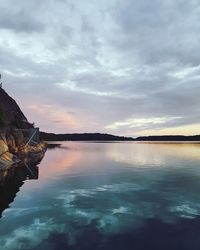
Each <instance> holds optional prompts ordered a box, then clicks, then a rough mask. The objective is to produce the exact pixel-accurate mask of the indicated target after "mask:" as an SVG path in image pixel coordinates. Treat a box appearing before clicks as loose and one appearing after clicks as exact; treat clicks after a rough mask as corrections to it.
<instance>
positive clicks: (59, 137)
mask: <svg viewBox="0 0 200 250" xmlns="http://www.w3.org/2000/svg"><path fill="white" fill-rule="evenodd" d="M40 137H41V139H42V140H45V141H200V135H193V136H184V135H162V136H143V137H137V138H132V137H125V136H116V135H110V134H101V133H83V134H53V133H45V132H41V133H40Z"/></svg>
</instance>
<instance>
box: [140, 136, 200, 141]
mask: <svg viewBox="0 0 200 250" xmlns="http://www.w3.org/2000/svg"><path fill="white" fill-rule="evenodd" d="M136 141H200V135H192V136H184V135H161V136H143V137H138V138H136Z"/></svg>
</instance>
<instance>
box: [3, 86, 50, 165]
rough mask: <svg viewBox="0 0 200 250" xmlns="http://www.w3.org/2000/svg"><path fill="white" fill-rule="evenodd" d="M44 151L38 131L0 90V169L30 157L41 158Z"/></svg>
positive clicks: (14, 103)
mask: <svg viewBox="0 0 200 250" xmlns="http://www.w3.org/2000/svg"><path fill="white" fill-rule="evenodd" d="M44 149H45V146H44V144H43V143H41V141H40V138H39V129H38V128H34V125H33V124H31V123H29V122H28V120H27V118H26V117H25V115H24V114H23V112H22V111H21V109H20V107H19V106H18V105H17V103H16V102H15V100H14V99H13V98H11V97H10V96H9V95H8V94H7V93H6V92H5V90H4V89H2V88H0V168H2V167H3V168H4V167H5V166H10V165H12V164H13V163H15V162H19V161H20V160H21V159H22V158H25V157H29V156H30V155H35V157H36V158H37V157H38V155H39V156H40V155H41V156H42V153H43V152H44ZM40 153H41V154H40Z"/></svg>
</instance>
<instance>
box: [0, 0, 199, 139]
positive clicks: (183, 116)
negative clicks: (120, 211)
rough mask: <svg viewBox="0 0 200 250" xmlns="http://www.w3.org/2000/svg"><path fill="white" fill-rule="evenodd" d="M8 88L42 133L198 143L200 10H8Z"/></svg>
mask: <svg viewBox="0 0 200 250" xmlns="http://www.w3.org/2000/svg"><path fill="white" fill-rule="evenodd" d="M0 11H1V14H0V71H1V73H2V75H3V80H2V81H3V84H4V88H5V89H6V90H7V91H8V92H9V94H10V95H12V96H13V97H14V98H15V100H16V101H17V102H18V103H19V105H20V106H21V108H22V110H23V112H24V113H25V115H26V116H27V118H28V119H29V120H30V121H31V122H32V121H34V122H35V124H36V125H37V126H39V127H40V128H41V130H44V131H49V132H50V131H51V132H58V133H59V132H107V133H112V134H118V135H131V136H138V135H147V134H200V105H199V100H200V2H199V0H190V1H188V0H165V1H162V0H151V1H149V0H101V1H100V0H98V1H97V0H84V1H83V0H42V1H41V0H18V1H15V0H6V1H5V0H0Z"/></svg>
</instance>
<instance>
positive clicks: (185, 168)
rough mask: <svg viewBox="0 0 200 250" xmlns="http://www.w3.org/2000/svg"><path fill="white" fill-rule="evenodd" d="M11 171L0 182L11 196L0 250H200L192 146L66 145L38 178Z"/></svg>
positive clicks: (50, 156)
mask: <svg viewBox="0 0 200 250" xmlns="http://www.w3.org/2000/svg"><path fill="white" fill-rule="evenodd" d="M16 171H19V172H16V173H14V174H10V179H9V180H8V181H7V182H6V184H1V195H4V196H3V197H4V199H5V200H6V199H7V200H8V203H9V202H11V201H12V200H13V199H14V196H15V193H17V195H16V197H15V199H14V201H13V202H11V204H10V207H9V208H7V209H5V210H4V212H3V213H2V218H1V219H0V249H2V250H14V249H20V250H21V249H26V250H28V249H34V250H46V249H47V250H53V249H54V250H59V249H72V250H76V249H80V250H85V249H87V250H90V249H91V250H95V249H101V250H103V249H106V250H107V249H108V250H112V249H115V250H116V249H121V250H129V249H131V250H133V249H135V250H149V249H150V250H157V249H158V250H165V249H166V250H173V249H175V250H193V249H195V250H199V249H200V145H198V144H196V145H195V144H137V143H78V142H74V143H72V142H69V143H68V142H67V143H63V144H62V146H61V147H60V148H55V149H51V150H48V151H47V153H46V155H45V158H44V159H43V161H42V162H41V164H40V165H39V178H38V179H37V171H38V169H37V168H35V167H30V169H24V170H22V169H21V170H16ZM20 171H22V172H23V173H22V172H20ZM28 172H29V174H28ZM31 175H32V177H30V176H31ZM13 176H14V177H13ZM27 177H28V178H34V179H32V180H26V181H24V182H23V180H24V179H25V178H27ZM23 183H24V184H23ZM5 185H6V190H9V191H8V193H7V192H5ZM2 188H4V189H3V190H2ZM19 188H20V190H19ZM18 190H19V192H18ZM8 196H9V197H8ZM1 202H2V201H1ZM5 207H6V206H5ZM2 210H3V209H2Z"/></svg>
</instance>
